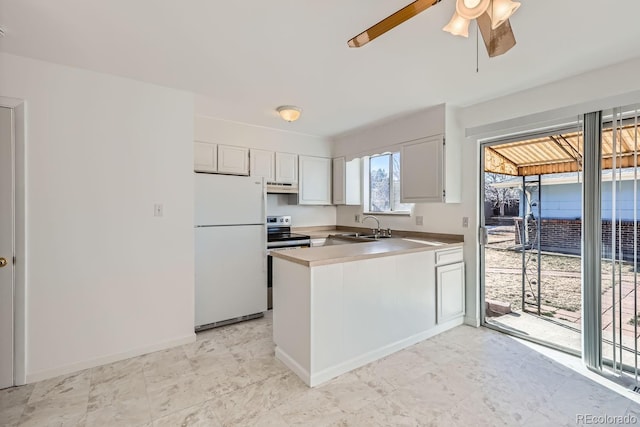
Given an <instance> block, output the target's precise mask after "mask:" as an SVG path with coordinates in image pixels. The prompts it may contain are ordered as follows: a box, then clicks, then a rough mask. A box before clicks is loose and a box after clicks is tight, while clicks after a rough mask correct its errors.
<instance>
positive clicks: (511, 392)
mask: <svg viewBox="0 0 640 427" xmlns="http://www.w3.org/2000/svg"><path fill="white" fill-rule="evenodd" d="M580 414H585V415H586V414H589V415H595V416H598V415H607V416H610V417H614V416H628V417H636V419H639V420H640V404H638V403H635V402H633V401H632V400H629V399H627V398H626V397H624V396H622V395H620V394H618V393H615V392H613V391H611V390H609V389H608V388H606V387H603V386H602V385H600V384H598V383H596V382H594V381H591V380H589V379H587V378H585V377H583V376H582V375H580V374H578V373H577V372H575V371H574V370H572V369H570V368H567V367H565V366H564V365H561V364H559V363H557V362H554V361H552V360H551V359H549V358H548V357H546V356H544V355H542V354H540V353H538V352H536V351H534V350H532V349H531V348H529V347H528V346H525V345H523V344H521V343H520V342H518V341H516V340H514V339H512V338H510V337H508V336H506V335H503V334H500V333H498V332H495V331H491V330H488V329H485V328H479V329H476V328H471V327H467V326H461V327H458V328H455V329H453V330H451V331H448V332H445V333H443V334H441V335H439V336H436V337H434V338H431V339H429V340H426V341H423V342H421V343H419V344H416V345H414V346H412V347H410V348H407V349H405V350H402V351H400V352H397V353H395V354H393V355H390V356H388V357H386V358H384V359H381V360H379V361H376V362H373V363H370V364H368V365H366V366H364V367H362V368H360V369H357V370H355V371H353V372H350V373H348V374H345V375H342V376H340V377H338V378H336V379H334V380H332V381H330V382H328V383H325V384H323V385H321V386H319V387H316V388H313V389H309V388H307V387H306V386H305V385H304V383H302V381H300V380H299V379H298V377H296V376H295V375H294V374H293V373H291V372H290V371H288V370H287V369H286V368H285V367H284V366H283V365H282V364H281V363H280V362H279V361H277V360H275V358H274V345H273V343H272V340H271V316H270V315H267V316H265V317H264V318H262V319H258V320H253V321H250V322H245V323H242V324H236V325H231V326H227V327H224V328H219V329H215V330H210V331H206V332H203V333H200V334H198V339H197V342H195V343H192V344H188V345H184V346H182V347H178V348H173V349H169V350H165V351H160V352H156V353H151V354H147V355H144V356H140V357H136V358H132V359H128V360H124V361H121V362H116V363H113V364H110V365H105V366H100V367H97V368H93V369H88V370H85V371H81V372H77V373H74V374H71V375H65V376H61V377H58V378H53V379H50V380H45V381H41V382H38V383H35V384H30V385H27V386H23V387H17V388H11V389H7V390H2V391H0V425H2V426H87V427H88V426H140V427H152V426H153V427H160V426H212V427H216V426H278V427H287V426H297V425H303V426H517V425H522V426H564V425H567V426H570V425H576V423H577V421H579V420H578V418H577V416H579V415H580ZM609 421H612V422H611V423H610V425H612V424H616V422H615V421H618V420H615V419H613V418H610V419H609ZM638 423H639V424H640V421H638Z"/></svg>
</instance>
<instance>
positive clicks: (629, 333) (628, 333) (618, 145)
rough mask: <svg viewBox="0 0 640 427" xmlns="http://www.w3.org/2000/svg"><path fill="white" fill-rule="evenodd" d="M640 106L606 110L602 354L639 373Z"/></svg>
mask: <svg viewBox="0 0 640 427" xmlns="http://www.w3.org/2000/svg"><path fill="white" fill-rule="evenodd" d="M638 114H639V109H638V106H632V107H623V108H616V109H614V110H612V111H606V112H604V114H603V123H602V128H603V131H602V151H601V164H602V167H603V170H602V197H601V212H602V223H601V228H602V254H601V278H602V279H601V287H600V292H601V295H602V318H601V319H602V325H601V328H602V334H601V336H602V356H603V363H604V365H605V366H606V367H609V368H610V369H612V370H613V371H615V372H616V373H618V374H620V375H624V374H623V372H627V373H631V374H632V376H633V377H634V378H633V379H634V380H637V376H638V337H639V331H638V329H639V326H640V324H639V323H638V321H639V319H638V318H639V316H640V308H639V300H638V286H639V284H638V245H639V243H640V242H639V241H638V239H639V236H638V234H639V233H638V231H639V230H638V214H639V210H638V209H639V199H640V197H639V193H638V192H639V191H640V189H639V188H638V180H639V179H640V176H639V173H640V170H639V168H638V155H639V154H640V153H639V148H640V147H639V144H640V141H639V140H638V138H639V130H638V120H639V117H638Z"/></svg>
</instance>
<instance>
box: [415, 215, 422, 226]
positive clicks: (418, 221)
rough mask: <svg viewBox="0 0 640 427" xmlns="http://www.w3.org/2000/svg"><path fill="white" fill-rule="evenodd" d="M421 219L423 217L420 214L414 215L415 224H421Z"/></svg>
mask: <svg viewBox="0 0 640 427" xmlns="http://www.w3.org/2000/svg"><path fill="white" fill-rule="evenodd" d="M422 220H423V218H422V216H421V215H419V216H416V225H422Z"/></svg>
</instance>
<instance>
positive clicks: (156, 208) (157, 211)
mask: <svg viewBox="0 0 640 427" xmlns="http://www.w3.org/2000/svg"><path fill="white" fill-rule="evenodd" d="M163 211H164V206H162V203H156V204H155V205H153V216H162V214H163Z"/></svg>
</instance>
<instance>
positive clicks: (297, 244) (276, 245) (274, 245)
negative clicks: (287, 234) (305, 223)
mask: <svg viewBox="0 0 640 427" xmlns="http://www.w3.org/2000/svg"><path fill="white" fill-rule="evenodd" d="M309 246H311V239H306V240H295V241H291V240H289V241H286V242H268V243H267V249H280V248H287V247H289V248H306V247H309Z"/></svg>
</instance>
